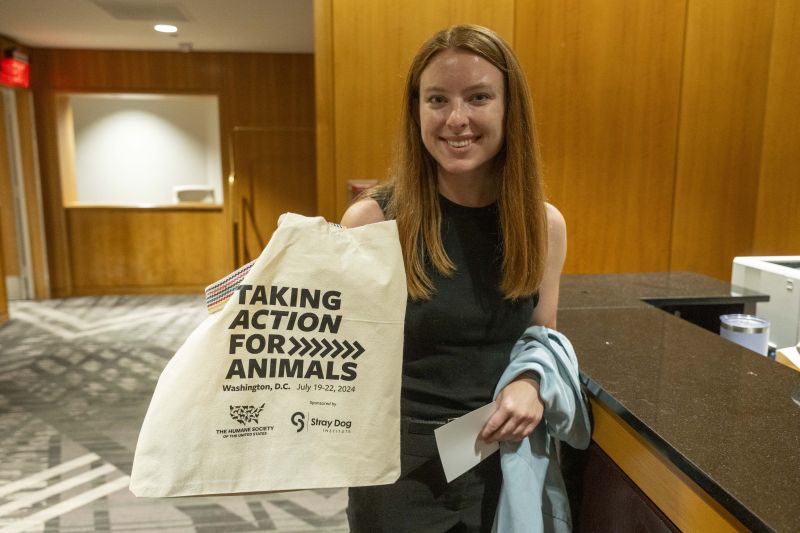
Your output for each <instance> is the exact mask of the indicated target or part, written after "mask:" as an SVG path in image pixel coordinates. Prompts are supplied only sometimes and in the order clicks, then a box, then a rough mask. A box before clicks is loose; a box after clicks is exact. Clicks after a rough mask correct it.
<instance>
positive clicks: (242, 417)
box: [230, 403, 266, 425]
mask: <svg viewBox="0 0 800 533" xmlns="http://www.w3.org/2000/svg"><path fill="white" fill-rule="evenodd" d="M264 405H266V404H263V403H262V404H261V407H254V406H252V405H231V406H230V408H231V418H233V419H234V420H236V421H237V422H239V423H240V424H242V425H245V424H248V423H250V422H255V423H256V424H258V417H259V415H261V411H262V410H263V409H264Z"/></svg>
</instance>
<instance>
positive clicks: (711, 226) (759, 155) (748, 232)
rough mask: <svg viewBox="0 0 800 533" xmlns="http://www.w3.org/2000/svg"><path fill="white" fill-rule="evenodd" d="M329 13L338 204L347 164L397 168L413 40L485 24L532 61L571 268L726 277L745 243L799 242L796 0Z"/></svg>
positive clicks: (751, 249) (333, 189)
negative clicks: (470, 24) (396, 146)
mask: <svg viewBox="0 0 800 533" xmlns="http://www.w3.org/2000/svg"><path fill="white" fill-rule="evenodd" d="M356 4H358V5H356ZM316 16H317V21H316V28H317V31H316V40H317V65H316V71H317V72H318V73H320V72H322V73H323V74H324V76H319V77H318V86H317V106H318V107H317V111H318V135H319V137H318V142H317V150H318V153H319V154H320V160H319V166H318V187H319V191H318V194H319V196H320V206H321V207H322V206H323V196H325V195H326V196H327V197H330V195H333V196H334V197H335V199H336V200H335V202H329V203H327V204H324V205H325V206H326V207H325V209H326V210H327V211H326V212H325V213H324V214H325V215H326V216H328V217H329V218H336V217H338V216H341V214H342V212H343V211H344V209H345V208H346V202H347V196H346V191H347V188H346V184H347V180H348V179H369V178H379V179H380V178H383V177H385V176H386V170H387V166H388V164H389V161H390V156H391V153H392V148H393V139H394V138H395V135H396V130H397V123H398V122H397V117H398V114H399V105H400V97H401V90H402V86H403V80H404V76H405V72H406V69H407V66H408V64H409V62H410V59H411V57H412V55H413V54H414V52H415V51H416V49H417V47H418V46H419V45H420V44H421V43H422V41H423V40H424V39H425V38H426V37H428V36H429V35H430V34H432V33H433V32H434V31H435V30H437V29H440V28H442V27H445V26H447V25H450V24H456V23H461V22H473V23H478V24H483V25H486V26H489V27H492V28H494V29H495V30H497V31H498V33H500V34H501V35H502V36H503V37H504V38H506V39H507V40H508V41H509V42H511V43H512V44H513V46H514V48H515V50H516V51H517V54H518V55H519V57H520V60H521V62H522V63H523V66H524V68H525V70H526V73H527V77H528V80H529V82H530V85H531V87H532V90H533V93H534V94H533V97H534V106H535V110H536V114H537V126H538V134H539V141H540V144H541V149H542V157H543V162H544V170H545V173H544V175H545V182H546V186H547V189H548V192H549V196H550V198H551V200H552V201H553V203H554V204H556V205H557V206H558V207H559V208H560V209H561V210H562V212H563V213H564V215H565V218H566V219H567V224H568V232H569V251H568V254H567V264H566V266H565V271H566V272H569V273H593V272H637V271H653V270H694V271H698V272H702V273H705V274H709V275H711V276H714V277H717V278H720V279H723V280H728V279H730V268H731V262H732V259H733V257H734V256H736V255H752V254H754V253H758V254H773V253H775V254H788V253H795V254H796V253H800V231H797V229H791V228H800V210H798V209H797V208H796V205H797V204H798V202H800V200H799V199H798V197H800V180H797V179H796V175H797V172H798V169H800V159H799V158H800V150H797V149H796V146H797V144H798V139H800V131H798V124H800V115H798V113H800V112H799V111H798V109H800V104H799V103H798V96H797V95H798V94H800V88H799V87H798V86H799V85H800V76H798V74H797V72H798V71H799V70H800V69H798V66H800V64H798V59H797V54H796V53H795V50H797V49H798V46H800V42H798V37H797V36H798V35H800V29H798V24H800V23H799V22H798V18H800V17H799V16H798V7H797V3H796V2H793V0H731V1H729V2H717V1H714V0H679V1H673V0H662V1H653V2H645V1H633V2H632V1H629V0H582V1H578V0H559V1H557V0H530V1H525V2H523V1H520V0H514V1H511V0H509V1H506V2H494V3H483V2H460V3H458V4H456V2H446V1H441V2H425V1H424V0H413V1H408V2H405V3H404V4H403V9H402V10H398V9H396V8H395V7H394V4H390V3H389V2H370V3H369V4H368V5H364V3H359V2H355V0H317V3H316ZM326 201H327V200H326ZM776 208H777V209H776ZM330 210H335V212H329V211H330ZM754 235H755V237H754Z"/></svg>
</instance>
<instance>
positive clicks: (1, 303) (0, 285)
mask: <svg viewBox="0 0 800 533" xmlns="http://www.w3.org/2000/svg"><path fill="white" fill-rule="evenodd" d="M2 224H3V221H2V219H0V229H2ZM3 253H4V252H3V247H2V246H0V324H2V323H3V322H7V321H8V294H7V293H6V281H5V279H6V273H5V271H4V266H3V264H4V261H3Z"/></svg>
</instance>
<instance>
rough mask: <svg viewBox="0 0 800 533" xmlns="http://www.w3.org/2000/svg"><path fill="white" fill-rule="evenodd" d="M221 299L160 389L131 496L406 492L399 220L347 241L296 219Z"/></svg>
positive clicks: (289, 218) (348, 235)
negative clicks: (400, 481) (393, 487)
mask: <svg viewBox="0 0 800 533" xmlns="http://www.w3.org/2000/svg"><path fill="white" fill-rule="evenodd" d="M212 288H214V289H215V291H211V292H212V300H213V301H211V302H209V303H210V306H209V307H210V309H211V310H214V309H215V308H216V309H218V312H215V313H213V314H210V315H209V316H208V317H206V318H205V320H204V321H203V322H202V323H201V324H200V325H199V326H198V327H197V329H195V330H194V331H193V332H192V334H191V335H190V336H189V338H188V339H187V340H186V341H185V343H184V344H183V346H181V348H180V349H179V350H178V352H177V353H176V354H175V355H174V357H173V358H172V359H171V360H170V361H169V363H168V364H167V366H166V368H165V369H164V371H163V373H162V374H161V377H160V378H159V380H158V384H157V386H156V389H155V392H154V394H153V398H152V400H151V402H150V406H149V408H148V410H147V414H146V416H145V419H144V423H143V425H142V429H141V432H140V434H139V440H138V443H137V446H136V454H135V457H134V462H133V471H132V474H131V484H130V489H131V491H132V492H133V493H134V494H135V495H137V496H151V497H160V496H189V495H200V494H219V493H236V492H256V491H274V490H289V489H309V488H323V487H345V486H359V485H377V484H386V483H392V482H394V481H395V480H397V478H398V477H399V474H400V381H401V367H402V354H403V321H404V318H405V305H406V281H405V271H404V269H403V260H402V255H401V252H400V245H399V240H398V234H397V226H396V224H395V222H394V221H387V222H380V223H376V224H370V225H367V226H363V227H359V228H353V229H347V230H345V229H342V228H340V227H338V226H335V225H330V224H328V223H326V222H325V220H324V219H322V218H319V217H317V218H306V217H303V216H300V215H295V214H287V215H286V216H285V217H284V221H283V222H282V224H281V225H280V226H279V227H278V229H277V230H276V231H275V233H274V234H273V236H272V238H271V239H270V242H269V243H268V244H267V246H266V248H265V249H264V251H263V252H262V254H261V255H260V256H259V258H258V259H256V260H255V261H254V262H253V263H252V264H251V265H247V266H246V267H243V268H242V269H240V270H239V271H237V272H236V273H234V274H233V275H231V276H229V277H228V278H226V280H223V282H221V283H218V284H215V285H214V286H212ZM220 294H222V297H220ZM225 296H228V298H227V300H226V299H225Z"/></svg>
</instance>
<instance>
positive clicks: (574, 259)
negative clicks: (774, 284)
mask: <svg viewBox="0 0 800 533" xmlns="http://www.w3.org/2000/svg"><path fill="white" fill-rule="evenodd" d="M684 16H685V2H684V1H670V2H629V1H628V0H593V1H584V0H533V1H530V2H518V3H517V11H516V21H517V31H516V36H517V38H516V41H515V48H516V50H517V51H518V55H519V58H520V62H521V63H522V65H523V68H524V69H525V71H526V73H527V75H528V80H529V82H530V84H531V90H532V92H533V98H534V108H535V113H536V118H537V127H538V134H539V140H540V145H541V149H542V159H543V164H544V169H545V172H544V175H545V181H546V185H547V188H548V191H549V197H550V200H551V202H553V204H554V205H556V206H557V207H558V208H559V209H561V211H562V213H563V214H564V218H565V219H566V221H567V230H568V232H569V233H568V239H569V252H568V254H567V263H566V265H565V269H566V271H567V272H624V271H645V272H646V271H663V270H668V268H669V245H670V231H671V227H670V226H671V224H670V221H671V216H672V189H673V183H672V182H673V176H674V172H675V164H674V161H675V146H676V139H677V131H678V120H677V115H678V108H679V101H680V79H681V52H682V49H683V23H684Z"/></svg>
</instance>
